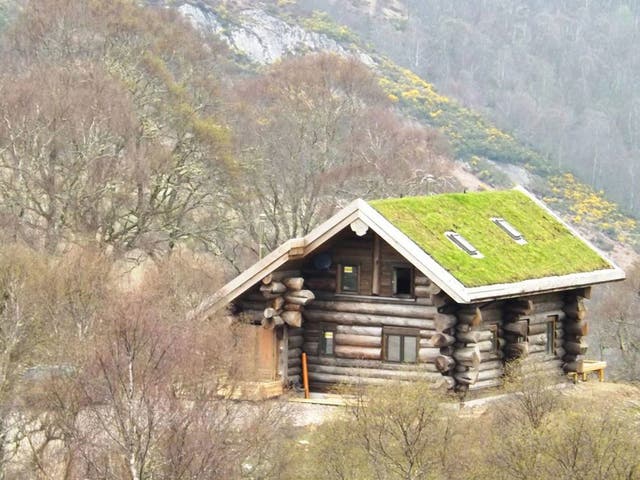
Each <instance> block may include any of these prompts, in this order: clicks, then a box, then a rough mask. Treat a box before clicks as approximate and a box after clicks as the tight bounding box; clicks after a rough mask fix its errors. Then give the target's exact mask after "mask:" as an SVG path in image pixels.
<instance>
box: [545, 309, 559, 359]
mask: <svg viewBox="0 0 640 480" xmlns="http://www.w3.org/2000/svg"><path fill="white" fill-rule="evenodd" d="M557 321H558V316H557V315H551V316H549V317H547V348H546V350H545V353H546V354H547V355H555V353H556V322H557Z"/></svg>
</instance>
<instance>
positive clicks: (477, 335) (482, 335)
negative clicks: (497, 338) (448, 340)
mask: <svg viewBox="0 0 640 480" xmlns="http://www.w3.org/2000/svg"><path fill="white" fill-rule="evenodd" d="M457 328H458V327H456V329H457ZM456 339H458V341H460V342H463V343H478V342H482V341H483V340H492V339H493V332H492V331H490V330H470V331H468V332H457V333H456Z"/></svg>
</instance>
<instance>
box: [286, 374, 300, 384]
mask: <svg viewBox="0 0 640 480" xmlns="http://www.w3.org/2000/svg"><path fill="white" fill-rule="evenodd" d="M287 381H288V382H289V383H290V384H293V385H295V384H299V383H302V380H300V375H287Z"/></svg>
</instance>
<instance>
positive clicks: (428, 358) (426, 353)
mask: <svg viewBox="0 0 640 480" xmlns="http://www.w3.org/2000/svg"><path fill="white" fill-rule="evenodd" d="M440 355H441V352H440V349H439V348H420V349H419V350H418V360H420V361H421V362H429V363H434V362H435V360H436V358H437V357H439V356H440Z"/></svg>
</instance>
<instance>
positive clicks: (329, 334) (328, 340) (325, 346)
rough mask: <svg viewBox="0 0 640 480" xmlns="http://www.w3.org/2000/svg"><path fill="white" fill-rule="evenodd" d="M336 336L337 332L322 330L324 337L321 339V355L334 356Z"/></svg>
mask: <svg viewBox="0 0 640 480" xmlns="http://www.w3.org/2000/svg"><path fill="white" fill-rule="evenodd" d="M334 334H335V332H334V331H333V329H328V328H325V329H323V330H322V337H321V338H320V355H326V356H333V354H334V353H333V345H334V340H333V338H334Z"/></svg>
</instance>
